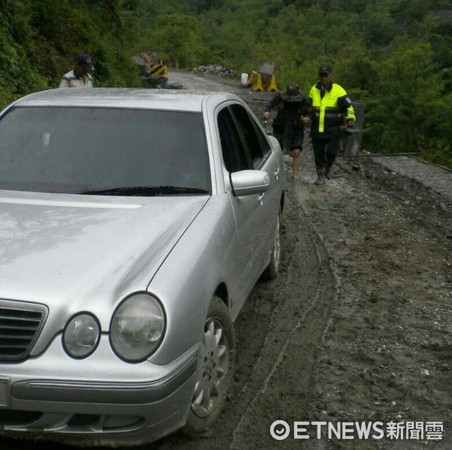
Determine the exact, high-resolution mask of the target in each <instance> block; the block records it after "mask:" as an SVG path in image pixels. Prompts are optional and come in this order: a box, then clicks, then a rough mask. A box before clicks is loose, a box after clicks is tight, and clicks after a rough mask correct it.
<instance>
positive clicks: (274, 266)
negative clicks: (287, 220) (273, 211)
mask: <svg viewBox="0 0 452 450" xmlns="http://www.w3.org/2000/svg"><path fill="white" fill-rule="evenodd" d="M280 264H281V214H278V217H277V219H276V227H275V234H274V236H273V245H272V250H271V258H270V263H269V264H268V266H267V267H266V268H265V270H264V272H263V273H262V278H263V279H264V280H274V279H275V278H277V277H278V274H279V266H280Z"/></svg>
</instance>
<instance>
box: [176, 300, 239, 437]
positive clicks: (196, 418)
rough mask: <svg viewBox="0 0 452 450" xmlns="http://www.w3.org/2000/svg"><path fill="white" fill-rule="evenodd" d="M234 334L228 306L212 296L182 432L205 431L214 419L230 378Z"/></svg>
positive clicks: (198, 432)
mask: <svg viewBox="0 0 452 450" xmlns="http://www.w3.org/2000/svg"><path fill="white" fill-rule="evenodd" d="M234 360H235V335H234V326H233V324H232V320H231V315H230V313H229V309H228V307H227V306H226V305H225V304H224V302H223V301H222V300H221V299H219V298H218V297H214V298H213V300H212V302H211V304H210V307H209V312H208V314H207V318H206V322H205V326H204V337H203V342H202V345H201V348H200V353H199V357H198V368H197V380H196V384H195V390H194V393H193V399H192V403H191V406H190V411H189V414H188V418H187V423H186V425H185V429H184V431H185V433H186V434H188V435H190V436H193V435H199V434H201V433H204V432H205V431H207V430H208V429H209V428H210V427H211V426H212V424H213V423H214V422H215V421H216V420H217V419H218V416H219V415H220V413H221V411H222V409H223V407H224V405H225V403H226V399H227V395H228V392H229V388H230V386H231V382H232V380H233V376H234Z"/></svg>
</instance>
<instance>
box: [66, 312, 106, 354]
mask: <svg viewBox="0 0 452 450" xmlns="http://www.w3.org/2000/svg"><path fill="white" fill-rule="evenodd" d="M99 338H100V327H99V323H98V322H97V320H96V318H94V317H93V316H92V315H91V314H87V313H82V314H78V315H77V316H75V317H73V318H72V319H71V320H70V321H69V322H68V323H67V325H66V328H65V329H64V333H63V346H64V349H65V350H66V353H67V354H68V355H69V356H72V357H73V358H86V357H87V356H89V355H91V353H93V352H94V350H96V347H97V344H98V343H99Z"/></svg>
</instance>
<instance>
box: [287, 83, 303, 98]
mask: <svg viewBox="0 0 452 450" xmlns="http://www.w3.org/2000/svg"><path fill="white" fill-rule="evenodd" d="M286 93H287V95H293V96H295V95H298V94H299V93H300V87H299V86H298V84H291V85H290V86H288V87H287V89H286Z"/></svg>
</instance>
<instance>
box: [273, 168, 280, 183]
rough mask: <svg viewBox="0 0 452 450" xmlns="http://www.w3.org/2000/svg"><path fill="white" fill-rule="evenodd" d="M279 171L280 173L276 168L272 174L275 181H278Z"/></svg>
mask: <svg viewBox="0 0 452 450" xmlns="http://www.w3.org/2000/svg"><path fill="white" fill-rule="evenodd" d="M279 171H280V168H279V167H278V168H277V169H276V170H275V171H274V172H273V173H274V175H275V178H276V179H277V180H279Z"/></svg>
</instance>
